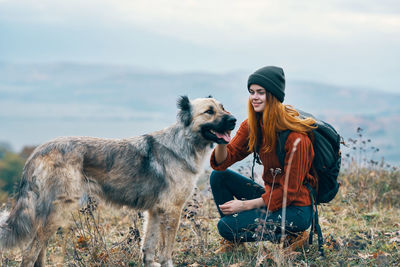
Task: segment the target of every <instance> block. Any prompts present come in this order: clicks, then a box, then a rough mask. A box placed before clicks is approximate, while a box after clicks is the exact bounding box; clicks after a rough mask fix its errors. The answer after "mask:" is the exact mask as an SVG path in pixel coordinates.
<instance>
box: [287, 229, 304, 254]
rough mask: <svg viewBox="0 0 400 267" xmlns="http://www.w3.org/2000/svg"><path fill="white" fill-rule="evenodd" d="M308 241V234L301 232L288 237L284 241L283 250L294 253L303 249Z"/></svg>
mask: <svg viewBox="0 0 400 267" xmlns="http://www.w3.org/2000/svg"><path fill="white" fill-rule="evenodd" d="M307 241H308V232H307V231H303V232H299V233H297V234H293V235H288V236H286V239H285V241H284V248H285V249H287V250H289V251H295V250H297V249H300V248H303V247H304V246H305V245H306V244H307Z"/></svg>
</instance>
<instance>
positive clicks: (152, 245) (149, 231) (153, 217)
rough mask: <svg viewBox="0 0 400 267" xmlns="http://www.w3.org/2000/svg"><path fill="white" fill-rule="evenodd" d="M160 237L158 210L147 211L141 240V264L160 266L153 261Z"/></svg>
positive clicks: (153, 266)
mask: <svg viewBox="0 0 400 267" xmlns="http://www.w3.org/2000/svg"><path fill="white" fill-rule="evenodd" d="M159 235H160V211H159V210H158V209H153V210H149V211H148V214H147V222H146V224H145V233H144V238H143V245H142V252H143V264H144V266H149V267H159V266H160V264H159V263H158V262H156V261H155V260H154V257H155V250H156V246H157V244H158V240H159Z"/></svg>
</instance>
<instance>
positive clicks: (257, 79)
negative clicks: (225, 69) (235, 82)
mask: <svg viewBox="0 0 400 267" xmlns="http://www.w3.org/2000/svg"><path fill="white" fill-rule="evenodd" d="M252 84H258V85H260V86H262V87H263V88H264V89H265V90H266V91H268V92H270V93H271V94H272V95H274V96H275V97H276V98H277V99H278V100H279V101H280V102H283V100H284V98H285V73H284V72H283V69H282V68H279V67H275V66H267V67H263V68H261V69H258V70H256V71H255V72H254V73H253V74H251V75H250V76H249V80H248V81H247V88H248V89H250V85H252Z"/></svg>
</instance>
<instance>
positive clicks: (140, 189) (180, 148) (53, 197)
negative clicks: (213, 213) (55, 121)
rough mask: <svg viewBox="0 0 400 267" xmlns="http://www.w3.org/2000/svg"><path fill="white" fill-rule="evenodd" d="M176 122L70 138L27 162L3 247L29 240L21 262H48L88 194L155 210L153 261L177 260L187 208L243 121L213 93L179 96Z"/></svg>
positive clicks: (151, 213) (148, 252)
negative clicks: (207, 164) (214, 157)
mask: <svg viewBox="0 0 400 267" xmlns="http://www.w3.org/2000/svg"><path fill="white" fill-rule="evenodd" d="M178 108H179V112H178V120H177V122H176V123H175V124H173V125H171V126H170V127H168V128H166V129H163V130H161V131H157V132H154V133H150V134H145V135H142V136H138V137H132V138H127V139H101V138H92V137H63V138H58V139H55V140H53V141H50V142H48V143H45V144H43V145H41V146H39V147H37V148H36V149H35V151H34V152H33V153H32V155H31V156H30V157H29V159H28V160H27V162H26V164H25V167H24V171H23V175H22V181H21V184H20V186H19V191H18V195H17V198H16V203H15V206H14V207H13V208H12V210H11V211H10V212H3V215H2V216H1V218H0V248H2V249H9V248H12V247H15V246H17V245H21V244H22V243H24V242H26V243H27V244H28V245H27V248H26V249H25V251H24V253H23V259H22V263H21V266H43V265H44V260H45V255H46V246H47V241H48V240H49V238H50V237H51V236H52V235H53V234H54V233H55V232H56V230H57V228H58V227H60V226H62V225H63V222H65V221H68V220H67V219H69V218H66V217H69V215H70V214H71V211H73V210H75V209H77V207H78V205H79V200H80V199H81V197H82V195H83V194H85V193H87V194H89V195H92V194H95V195H97V196H99V197H100V198H102V199H105V200H106V201H107V202H110V203H113V204H118V205H126V206H129V207H131V208H134V209H138V210H146V211H147V212H148V220H147V225H146V233H145V237H144V241H143V244H142V251H143V263H144V265H145V266H159V265H160V264H159V263H158V262H156V261H155V248H156V246H157V244H159V246H160V252H159V256H158V259H159V262H160V263H161V265H162V266H172V265H173V263H172V256H171V255H172V249H173V244H174V241H175V235H176V232H177V229H178V226H179V220H180V215H181V210H182V207H183V205H184V204H185V202H186V200H187V199H188V197H189V196H190V195H191V192H192V190H193V187H194V185H195V182H196V179H197V177H198V176H199V175H200V174H201V171H202V169H203V164H204V160H205V158H206V157H207V156H208V153H209V152H210V149H211V147H212V143H220V144H221V143H228V142H229V139H230V137H229V132H230V131H231V130H232V129H234V127H235V123H236V119H235V118H234V117H233V116H232V115H230V113H229V112H227V111H225V110H224V108H223V106H222V105H221V104H220V103H219V102H218V101H216V100H215V99H213V98H199V99H195V100H192V101H190V100H189V99H188V98H187V97H186V96H183V97H181V98H180V99H179V100H178Z"/></svg>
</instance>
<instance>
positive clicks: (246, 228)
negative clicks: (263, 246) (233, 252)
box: [210, 66, 316, 251]
mask: <svg viewBox="0 0 400 267" xmlns="http://www.w3.org/2000/svg"><path fill="white" fill-rule="evenodd" d="M247 86H248V91H249V93H250V96H249V101H248V119H246V120H245V121H243V122H242V124H241V125H240V128H239V130H238V131H237V133H236V135H235V137H234V138H233V139H232V140H231V141H230V143H229V144H227V145H226V144H219V145H217V146H216V148H215V150H214V151H213V153H212V155H211V159H210V163H211V167H212V168H213V169H214V170H215V171H213V172H212V174H211V176H210V185H211V189H212V193H213V196H214V201H215V203H216V205H217V209H218V211H219V214H220V215H221V219H220V221H219V222H218V230H219V233H220V235H221V236H222V237H223V238H224V242H223V243H224V245H223V246H222V247H221V248H220V249H219V251H224V250H226V249H227V248H231V247H232V246H233V244H239V243H243V242H252V241H259V240H270V241H273V242H279V239H280V236H281V220H282V208H284V207H283V203H284V201H283V199H284V197H283V196H284V181H285V174H286V173H287V172H289V176H288V184H287V198H286V224H285V229H286V234H289V236H292V240H294V239H295V238H297V240H300V241H301V242H305V241H306V239H307V234H306V232H305V230H306V229H307V228H308V227H309V226H310V225H311V220H312V202H311V198H310V192H309V190H308V189H307V187H306V185H305V183H306V182H307V183H309V184H310V185H311V186H313V187H315V185H316V180H315V178H314V177H313V175H312V174H311V173H310V169H311V163H312V161H313V158H314V150H313V146H312V143H311V140H310V139H309V137H308V135H307V133H308V132H310V131H311V130H312V129H314V128H315V127H314V126H313V124H314V123H315V120H314V119H312V118H307V119H300V118H299V117H298V115H299V114H298V112H297V111H296V110H295V109H294V108H292V107H290V106H287V105H283V104H282V102H283V100H284V97H285V76H284V72H283V70H282V69H281V68H279V67H274V66H267V67H264V68H261V69H259V70H257V71H256V72H254V73H253V74H252V75H250V77H249V79H248V83H247ZM284 130H290V134H289V136H288V138H287V141H286V143H285V152H286V155H289V154H290V152H291V151H293V148H294V142H295V140H296V139H299V140H300V142H299V143H298V145H297V147H296V149H295V151H294V152H293V156H292V161H291V165H290V166H288V165H289V160H290V157H289V156H286V157H285V162H284V166H281V165H280V163H279V159H278V156H277V154H276V146H277V142H278V140H277V135H278V134H279V132H281V131H284ZM255 151H256V152H258V153H259V158H260V160H261V162H262V164H263V166H264V172H263V175H262V178H263V180H264V184H265V186H264V187H262V186H260V185H258V184H257V183H255V182H254V181H252V180H250V179H248V178H246V177H244V176H242V175H240V174H239V173H236V172H233V171H231V170H226V169H227V168H228V167H229V166H231V165H232V164H233V163H235V162H237V161H240V160H242V159H244V158H245V157H247V156H248V155H249V154H251V153H253V152H255ZM289 167H290V169H289ZM299 233H301V234H299Z"/></svg>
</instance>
